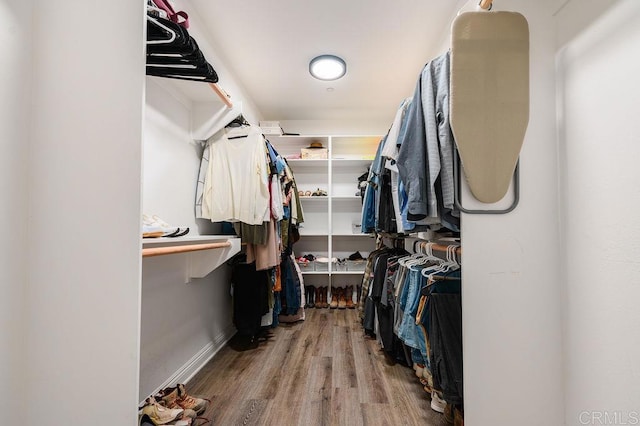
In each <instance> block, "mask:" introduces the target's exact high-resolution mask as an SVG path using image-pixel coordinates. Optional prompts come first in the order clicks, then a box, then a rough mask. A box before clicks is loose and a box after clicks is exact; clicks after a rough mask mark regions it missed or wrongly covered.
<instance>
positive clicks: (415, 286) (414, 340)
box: [398, 269, 427, 353]
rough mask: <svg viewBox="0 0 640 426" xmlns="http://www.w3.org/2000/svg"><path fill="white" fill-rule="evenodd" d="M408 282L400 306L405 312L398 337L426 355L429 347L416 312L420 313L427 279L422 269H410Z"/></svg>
mask: <svg viewBox="0 0 640 426" xmlns="http://www.w3.org/2000/svg"><path fill="white" fill-rule="evenodd" d="M407 280H408V282H407V283H406V284H405V288H404V289H403V291H402V296H401V298H400V306H401V307H402V310H403V311H404V315H403V317H402V323H401V324H400V328H399V330H398V337H399V338H400V339H401V340H402V341H403V342H404V343H405V345H407V346H410V347H412V348H416V349H419V350H420V352H422V353H426V352H427V347H426V344H425V341H424V338H423V337H422V336H421V331H420V329H419V328H418V327H419V326H418V325H416V312H417V311H418V303H419V302H420V289H421V288H422V287H423V285H424V284H425V282H426V278H425V277H423V276H422V274H421V273H420V269H415V270H414V269H409V273H408V276H407Z"/></svg>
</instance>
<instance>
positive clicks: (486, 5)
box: [480, 0, 493, 10]
mask: <svg viewBox="0 0 640 426" xmlns="http://www.w3.org/2000/svg"><path fill="white" fill-rule="evenodd" d="M491 3H493V0H480V7H481V8H483V9H484V10H489V9H491Z"/></svg>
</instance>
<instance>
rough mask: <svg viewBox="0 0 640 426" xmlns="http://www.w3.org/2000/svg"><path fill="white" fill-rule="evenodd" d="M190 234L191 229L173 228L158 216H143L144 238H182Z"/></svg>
mask: <svg viewBox="0 0 640 426" xmlns="http://www.w3.org/2000/svg"><path fill="white" fill-rule="evenodd" d="M188 233H189V228H187V227H179V226H171V225H169V224H168V223H167V222H165V221H164V220H162V219H161V218H160V217H158V216H157V215H153V216H149V215H146V214H143V215H142V236H143V237H145V238H147V237H182V236H183V235H187V234H188Z"/></svg>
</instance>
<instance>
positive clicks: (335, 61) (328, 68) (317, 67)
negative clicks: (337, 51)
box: [309, 55, 347, 81]
mask: <svg viewBox="0 0 640 426" xmlns="http://www.w3.org/2000/svg"><path fill="white" fill-rule="evenodd" d="M309 72H310V73H311V75H312V76H314V77H315V78H317V79H318V80H325V81H331V80H337V79H339V78H341V77H342V76H344V75H345V74H346V73H347V64H346V63H345V62H344V60H343V59H342V58H339V57H337V56H334V55H320V56H316V57H315V58H313V59H312V60H311V62H309Z"/></svg>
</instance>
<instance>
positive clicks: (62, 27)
mask: <svg viewBox="0 0 640 426" xmlns="http://www.w3.org/2000/svg"><path fill="white" fill-rule="evenodd" d="M35 5H36V7H34V13H33V26H34V32H33V47H34V49H33V51H32V54H33V58H34V63H33V82H34V85H33V96H32V98H31V104H32V111H31V114H30V115H31V131H32V133H31V138H30V141H29V150H30V152H29V160H28V161H27V162H25V163H22V164H21V167H24V168H26V169H27V172H28V184H29V188H30V190H29V194H28V195H29V204H28V229H29V237H28V245H29V247H28V250H29V256H28V286H27V288H26V297H27V301H28V302H27V304H26V305H27V306H26V309H25V318H27V320H26V321H25V326H24V330H25V333H24V336H23V339H24V341H25V343H26V352H25V357H24V365H25V366H26V369H25V370H22V371H19V372H18V373H19V374H20V375H21V380H23V381H24V383H25V388H26V391H25V392H24V394H22V395H21V397H22V398H24V401H25V403H27V404H28V408H29V409H24V410H22V411H21V412H19V414H20V416H21V419H20V421H18V422H16V423H12V424H23V425H44V424H93V425H105V426H106V425H114V424H118V425H131V424H134V422H135V421H136V418H137V407H136V402H137V396H138V386H137V384H138V383H137V382H138V358H139V355H138V335H139V328H138V327H139V312H140V297H139V294H140V264H141V256H140V179H141V172H140V170H141V169H140V165H141V160H142V157H141V136H142V109H143V95H144V93H143V91H144V86H143V84H144V79H143V73H144V51H143V41H144V34H143V28H144V26H143V22H144V20H143V19H144V15H143V13H144V5H143V3H142V2H131V1H128V0H116V1H114V2H110V4H109V7H100V8H99V10H97V9H96V3H95V2H80V1H70V0H60V1H56V2H46V1H38V2H36V3H35ZM26 22H27V23H28V22H30V20H27V21H26ZM27 25H28V24H27ZM116 27H117V30H116V29H115V28H116ZM27 28H28V26H27ZM24 213H25V212H23V214H24ZM25 408H26V407H25Z"/></svg>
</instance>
